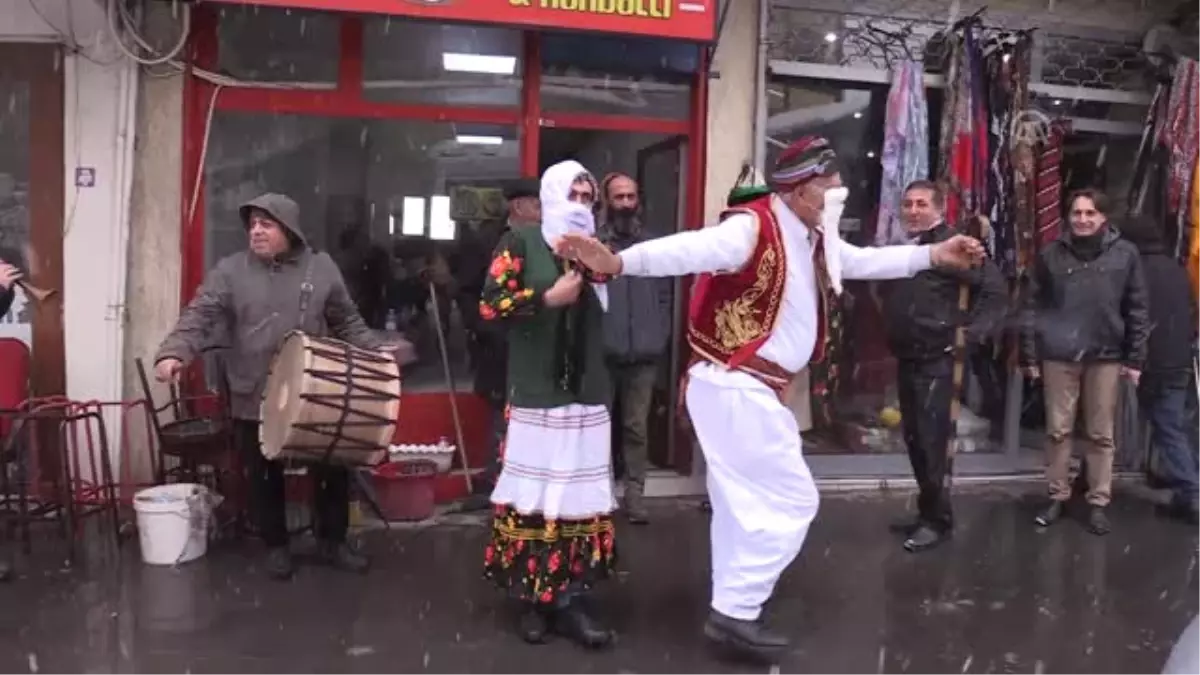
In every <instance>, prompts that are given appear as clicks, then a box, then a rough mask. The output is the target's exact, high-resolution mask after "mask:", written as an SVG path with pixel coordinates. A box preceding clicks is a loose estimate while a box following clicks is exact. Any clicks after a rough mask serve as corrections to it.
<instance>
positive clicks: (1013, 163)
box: [984, 33, 1033, 279]
mask: <svg viewBox="0 0 1200 675" xmlns="http://www.w3.org/2000/svg"><path fill="white" fill-rule="evenodd" d="M1032 47H1033V38H1032V37H1031V36H1030V35H1029V34H1028V33H1016V34H1013V35H1001V36H999V37H997V38H996V39H995V40H994V41H993V42H992V43H991V44H989V45H988V46H987V47H986V48H985V53H986V57H985V68H984V69H985V71H986V73H987V75H986V79H987V83H986V84H987V91H988V108H989V120H988V141H989V143H988V144H989V146H990V149H991V158H990V161H989V164H988V195H987V197H988V199H987V202H986V204H987V206H986V211H985V212H986V213H987V214H988V218H989V219H990V220H991V225H992V227H991V236H990V237H989V239H988V242H987V243H988V246H989V247H990V249H991V252H992V256H993V258H994V259H995V261H996V264H997V265H999V267H1000V270H1001V271H1002V272H1004V275H1005V276H1006V277H1008V278H1009V279H1015V278H1017V277H1018V276H1019V275H1020V273H1021V271H1022V270H1023V269H1024V262H1025V258H1026V256H1022V255H1020V254H1019V252H1020V250H1021V242H1022V236H1021V232H1022V230H1021V228H1022V227H1025V228H1028V229H1026V230H1024V234H1025V237H1024V240H1025V241H1027V242H1029V241H1032V227H1033V220H1032V218H1031V217H1030V218H1020V217H1019V214H1020V210H1019V207H1018V202H1020V203H1022V204H1026V205H1028V204H1031V203H1032V189H1026V187H1027V186H1025V185H1021V186H1020V189H1018V184H1017V178H1018V176H1017V157H1016V150H1017V144H1018V140H1019V139H1020V136H1019V135H1016V134H1015V133H1014V132H1016V131H1017V129H1018V125H1019V124H1020V122H1021V121H1022V119H1023V113H1024V111H1025V107H1024V106H1025V105H1026V103H1027V102H1028V83H1029V64H1030V54H1031V50H1032ZM1022 145H1024V146H1026V147H1027V146H1028V144H1027V143H1022ZM1031 211H1032V209H1029V212H1030V214H1031Z"/></svg>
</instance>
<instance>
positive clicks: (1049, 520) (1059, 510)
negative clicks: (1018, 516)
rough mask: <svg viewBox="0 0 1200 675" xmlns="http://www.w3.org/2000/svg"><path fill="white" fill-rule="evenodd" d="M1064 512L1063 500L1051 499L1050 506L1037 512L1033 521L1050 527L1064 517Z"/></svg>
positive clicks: (1041, 525)
mask: <svg viewBox="0 0 1200 675" xmlns="http://www.w3.org/2000/svg"><path fill="white" fill-rule="evenodd" d="M1062 514H1063V502H1060V501H1051V502H1050V505H1049V506H1047V507H1046V508H1045V509H1042V511H1041V512H1040V513H1038V514H1037V517H1036V518H1034V519H1033V522H1035V523H1037V524H1038V526H1040V527H1050V526H1051V525H1053V524H1054V523H1055V522H1057V521H1058V519H1059V518H1062Z"/></svg>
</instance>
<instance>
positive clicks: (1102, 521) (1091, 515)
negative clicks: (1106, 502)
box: [1087, 506, 1112, 536]
mask: <svg viewBox="0 0 1200 675" xmlns="http://www.w3.org/2000/svg"><path fill="white" fill-rule="evenodd" d="M1087 529H1088V532H1091V533H1092V534H1095V535H1099V536H1104V535H1106V534H1108V533H1109V532H1111V531H1112V526H1111V525H1109V523H1108V514H1106V513H1105V512H1104V507H1103V506H1093V507H1092V509H1091V511H1089V512H1088V526H1087Z"/></svg>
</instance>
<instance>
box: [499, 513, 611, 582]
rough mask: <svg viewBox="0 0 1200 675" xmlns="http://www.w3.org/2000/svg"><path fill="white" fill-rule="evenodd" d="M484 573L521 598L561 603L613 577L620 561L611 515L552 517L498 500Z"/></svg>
mask: <svg viewBox="0 0 1200 675" xmlns="http://www.w3.org/2000/svg"><path fill="white" fill-rule="evenodd" d="M483 557H484V561H483V562H484V572H483V574H484V577H485V578H487V579H489V580H491V581H492V582H493V583H495V584H496V586H498V587H499V588H501V589H504V590H506V591H508V593H509V594H510V595H511V596H512V597H514V598H516V599H518V600H521V601H524V602H531V603H538V604H555V603H558V602H560V600H562V599H565V598H566V597H569V596H570V595H572V594H575V593H579V592H582V591H586V590H587V589H589V588H591V586H592V584H594V583H595V582H596V581H599V580H601V579H605V578H607V577H608V576H609V575H610V574H611V573H612V571H613V569H614V567H615V565H616V561H617V550H616V538H615V532H614V529H613V521H612V517H611V516H607V515H605V516H593V517H590V518H586V519H581V520H568V519H558V520H548V519H546V518H545V516H543V515H541V514H532V515H522V514H520V513H518V512H517V511H516V510H514V509H513V508H512V507H509V506H504V505H497V506H496V512H495V517H494V518H493V521H492V538H491V541H490V542H489V543H488V546H487V549H486V550H485V551H484V556H483Z"/></svg>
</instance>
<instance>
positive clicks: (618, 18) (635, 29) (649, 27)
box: [215, 0, 718, 42]
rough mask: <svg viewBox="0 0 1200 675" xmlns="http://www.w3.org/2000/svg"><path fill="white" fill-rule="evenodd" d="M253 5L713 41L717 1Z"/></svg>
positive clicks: (359, 0) (308, 0) (345, 0)
mask: <svg viewBox="0 0 1200 675" xmlns="http://www.w3.org/2000/svg"><path fill="white" fill-rule="evenodd" d="M215 1H216V2H246V1H247V0H215ZM252 1H253V3H254V4H258V5H271V6H275V7H296V8H306V9H321V10H329V11H338V12H361V13H367V14H395V15H399V16H411V17H415V18H420V19H435V20H439V21H474V22H478V23H498V24H509V25H514V26H528V27H531V28H533V27H536V28H566V29H572V30H586V31H602V32H607V33H626V34H633V35H646V36H650V37H660V38H673V39H679V40H693V41H697V42H712V41H713V40H714V39H715V38H716V33H717V2H718V0H252Z"/></svg>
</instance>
